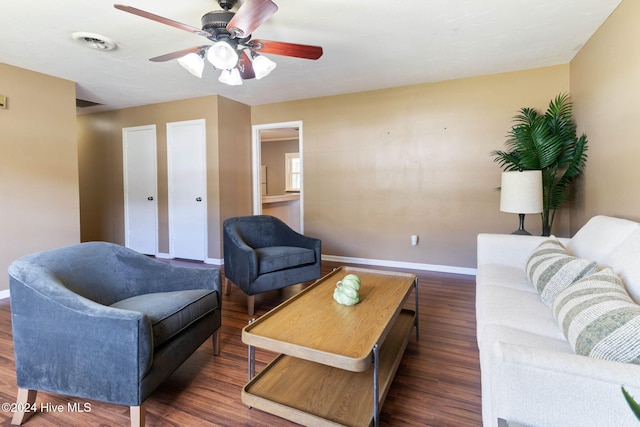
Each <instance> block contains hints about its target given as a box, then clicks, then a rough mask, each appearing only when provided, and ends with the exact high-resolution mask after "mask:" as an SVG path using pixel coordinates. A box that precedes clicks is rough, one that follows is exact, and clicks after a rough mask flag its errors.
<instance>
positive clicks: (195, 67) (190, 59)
mask: <svg viewBox="0 0 640 427" xmlns="http://www.w3.org/2000/svg"><path fill="white" fill-rule="evenodd" d="M178 63H179V64H180V65H182V66H183V67H184V68H185V70H187V71H188V72H190V73H191V74H193V75H194V76H196V77H198V78H200V79H201V78H202V70H204V59H203V58H202V56H200V55H199V54H197V53H193V52H191V53H188V54H186V55H185V56H183V57H182V58H178Z"/></svg>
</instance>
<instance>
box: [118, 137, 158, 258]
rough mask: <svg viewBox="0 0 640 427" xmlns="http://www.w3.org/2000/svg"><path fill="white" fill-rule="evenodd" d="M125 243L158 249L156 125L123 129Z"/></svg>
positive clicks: (151, 250)
mask: <svg viewBox="0 0 640 427" xmlns="http://www.w3.org/2000/svg"><path fill="white" fill-rule="evenodd" d="M122 153H123V173H124V177H123V178H124V230H125V238H124V240H125V246H126V247H128V248H131V249H133V250H136V251H138V252H141V253H143V254H147V255H156V254H157V253H158V200H157V191H158V190H157V179H158V178H157V173H156V167H157V156H156V127H155V125H149V126H138V127H130V128H123V129H122Z"/></svg>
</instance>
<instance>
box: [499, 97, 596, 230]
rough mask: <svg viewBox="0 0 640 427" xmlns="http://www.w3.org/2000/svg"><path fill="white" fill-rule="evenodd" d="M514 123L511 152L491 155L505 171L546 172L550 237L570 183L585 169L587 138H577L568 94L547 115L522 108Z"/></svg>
mask: <svg viewBox="0 0 640 427" xmlns="http://www.w3.org/2000/svg"><path fill="white" fill-rule="evenodd" d="M514 122H515V123H514V125H513V127H512V128H511V130H510V131H509V133H508V134H507V136H508V139H507V141H506V147H507V150H506V151H501V150H495V151H492V152H491V155H492V156H493V160H494V161H495V162H497V163H498V164H499V165H500V167H501V168H502V170H504V171H514V170H541V171H542V199H543V211H542V235H543V236H549V235H550V234H551V227H552V226H553V220H554V217H555V213H556V211H557V210H558V209H560V207H561V206H562V205H563V204H564V203H565V202H566V201H567V200H568V199H569V189H570V186H569V184H571V183H572V182H573V181H574V180H575V179H576V178H577V177H578V176H579V175H580V174H581V173H582V171H583V170H584V168H585V165H586V161H587V154H586V151H587V136H586V135H585V134H582V135H581V136H580V137H577V136H576V124H575V121H574V119H573V103H572V102H571V100H570V98H569V95H568V94H560V95H558V96H557V97H556V98H555V99H553V100H551V101H550V102H549V107H548V108H547V111H546V112H544V114H541V113H538V112H537V111H536V110H535V109H533V108H527V107H525V108H522V109H521V110H520V111H519V113H518V114H517V115H516V116H515V117H514Z"/></svg>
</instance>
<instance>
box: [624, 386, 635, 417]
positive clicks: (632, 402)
mask: <svg viewBox="0 0 640 427" xmlns="http://www.w3.org/2000/svg"><path fill="white" fill-rule="evenodd" d="M621 388H622V394H623V395H624V398H625V400H626V401H627V403H628V404H629V407H630V408H631V410H632V411H633V414H634V415H635V416H636V418H637V419H638V420H640V405H639V404H638V402H636V401H635V400H634V399H633V397H632V396H631V395H630V394H629V392H628V391H627V390H626V389H625V388H624V386H622V387H621Z"/></svg>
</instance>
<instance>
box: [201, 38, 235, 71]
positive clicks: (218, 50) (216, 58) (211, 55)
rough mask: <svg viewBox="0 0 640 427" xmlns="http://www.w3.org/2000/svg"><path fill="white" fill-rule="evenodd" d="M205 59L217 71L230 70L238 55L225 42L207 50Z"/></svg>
mask: <svg viewBox="0 0 640 427" xmlns="http://www.w3.org/2000/svg"><path fill="white" fill-rule="evenodd" d="M207 59H208V60H209V62H211V63H212V64H213V66H214V67H216V68H217V69H219V70H230V69H232V68H233V67H235V66H236V64H237V63H238V53H237V52H236V50H235V49H234V48H233V47H231V45H230V44H229V43H227V42H225V41H220V42H218V43H216V44H214V45H213V46H211V47H210V48H209V50H207Z"/></svg>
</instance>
